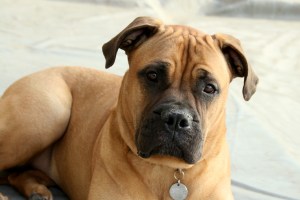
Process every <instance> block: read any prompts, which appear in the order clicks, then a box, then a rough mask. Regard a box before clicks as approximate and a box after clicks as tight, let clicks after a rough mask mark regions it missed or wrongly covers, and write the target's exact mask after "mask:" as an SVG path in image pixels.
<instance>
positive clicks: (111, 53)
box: [102, 17, 161, 68]
mask: <svg viewBox="0 0 300 200" xmlns="http://www.w3.org/2000/svg"><path fill="white" fill-rule="evenodd" d="M160 25H161V22H160V21H159V20H156V19H153V18H150V17H138V18H136V19H135V20H134V21H133V22H131V23H130V24H129V25H128V26H127V27H126V28H125V29H124V30H123V31H121V32H120V33H119V34H118V35H117V36H115V37H114V38H112V39H111V40H110V41H109V42H107V43H105V44H104V45H103V46H102V51H103V54H104V57H105V59H106V64H105V68H109V67H111V66H112V65H113V64H114V62H115V59H116V55H117V52H118V49H119V48H120V49H123V50H124V51H125V52H126V54H127V53H128V52H129V51H131V50H132V49H134V48H136V47H137V46H138V45H140V44H141V43H142V42H144V41H145V40H146V39H148V38H149V37H151V36H152V35H154V34H155V33H156V32H157V30H158V27H159V26H160Z"/></svg>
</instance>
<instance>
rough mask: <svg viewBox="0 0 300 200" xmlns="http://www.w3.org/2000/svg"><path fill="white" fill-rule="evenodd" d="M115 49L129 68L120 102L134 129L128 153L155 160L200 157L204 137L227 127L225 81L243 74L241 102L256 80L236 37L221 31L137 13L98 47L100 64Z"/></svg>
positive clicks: (187, 161)
mask: <svg viewBox="0 0 300 200" xmlns="http://www.w3.org/2000/svg"><path fill="white" fill-rule="evenodd" d="M119 48H121V49H123V50H125V52H126V54H127V56H128V62H129V66H130V67H129V70H128V72H127V73H126V74H125V76H124V80H123V85H122V88H121V91H120V99H119V106H120V107H122V108H125V107H127V108H126V109H122V110H123V111H124V113H123V114H124V118H125V119H126V120H127V123H128V126H129V127H131V129H132V130H133V131H132V134H131V135H128V136H127V137H128V138H129V139H128V140H127V141H129V142H128V143H129V146H130V148H131V150H132V151H136V152H137V154H138V155H139V156H140V157H142V158H149V161H153V162H159V163H161V161H163V163H166V162H165V161H166V159H168V161H170V162H169V163H174V162H173V161H175V163H179V162H181V163H185V164H189V165H190V164H194V163H196V162H197V161H199V160H200V159H201V157H203V156H204V154H205V152H203V146H204V145H205V140H206V138H207V137H214V134H215V133H214V132H218V134H219V131H217V130H218V129H219V128H223V126H224V131H223V132H225V125H224V123H225V122H224V121H225V120H224V117H225V104H226V98H227V93H228V87H229V83H230V82H231V80H232V79H233V78H235V77H244V87H243V95H244V99H245V100H249V99H250V98H251V96H252V95H253V93H254V92H255V89H256V84H257V82H258V78H257V76H256V75H255V74H254V72H253V70H252V68H251V67H250V66H249V65H248V63H247V60H246V58H245V56H244V53H243V50H242V48H241V45H240V43H239V41H238V40H237V39H236V38H234V37H232V36H230V35H226V34H215V35H207V34H204V33H202V32H200V31H198V30H195V29H193V28H190V27H186V26H175V25H170V26H168V25H164V24H162V23H161V22H160V21H159V20H156V19H152V18H148V17H140V18H137V19H135V20H134V21H133V22H132V23H131V24H129V25H128V26H127V27H126V28H125V29H124V30H123V31H122V32H121V33H119V34H118V35H117V36H116V37H114V38H113V39H112V40H110V41H109V42H108V43H106V44H104V46H103V53H104V56H105V58H106V68H108V67H110V66H112V65H113V63H114V61H115V57H116V54H117V51H118V49H119ZM224 134H225V133H224ZM171 165H172V164H171Z"/></svg>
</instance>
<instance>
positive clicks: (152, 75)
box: [147, 71, 158, 82]
mask: <svg viewBox="0 0 300 200" xmlns="http://www.w3.org/2000/svg"><path fill="white" fill-rule="evenodd" d="M147 78H148V80H149V81H154V82H155V81H157V78H158V75H157V73H156V72H154V71H150V72H147Z"/></svg>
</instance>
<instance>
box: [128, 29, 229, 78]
mask: <svg viewBox="0 0 300 200" xmlns="http://www.w3.org/2000/svg"><path fill="white" fill-rule="evenodd" d="M130 56H132V57H136V58H139V59H129V61H130V66H131V67H133V68H136V70H139V69H141V68H144V67H146V66H149V65H151V63H153V62H157V61H159V62H165V63H169V66H172V67H173V70H176V71H189V70H183V68H189V69H190V70H193V69H195V70H197V69H200V68H201V69H204V70H206V71H208V72H211V73H212V74H216V75H217V76H219V75H221V76H222V74H224V73H228V69H227V64H226V62H225V59H224V56H223V54H222V52H221V50H220V48H219V46H218V42H217V41H216V40H215V39H214V38H213V37H212V36H211V35H209V34H206V33H204V32H202V31H199V30H197V29H194V28H192V27H188V26H180V25H162V26H161V27H160V28H159V29H158V32H157V33H156V34H155V35H154V36H152V37H151V38H150V39H149V41H148V42H145V44H143V45H141V46H140V47H139V48H138V49H137V50H136V51H135V52H133V54H132V55H130ZM140 58H143V59H140Z"/></svg>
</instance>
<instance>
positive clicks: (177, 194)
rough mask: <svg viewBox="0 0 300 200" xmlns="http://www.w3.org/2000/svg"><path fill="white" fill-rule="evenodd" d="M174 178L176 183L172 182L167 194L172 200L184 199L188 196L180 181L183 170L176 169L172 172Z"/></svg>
mask: <svg viewBox="0 0 300 200" xmlns="http://www.w3.org/2000/svg"><path fill="white" fill-rule="evenodd" d="M174 178H175V180H176V183H174V184H173V185H172V186H171V187H170V190H169V194H170V196H171V198H172V199H173V200H185V199H186V197H187V196H188V189H187V187H186V186H185V185H184V184H183V183H181V180H183V178H184V172H183V170H182V169H176V170H175V172H174Z"/></svg>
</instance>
